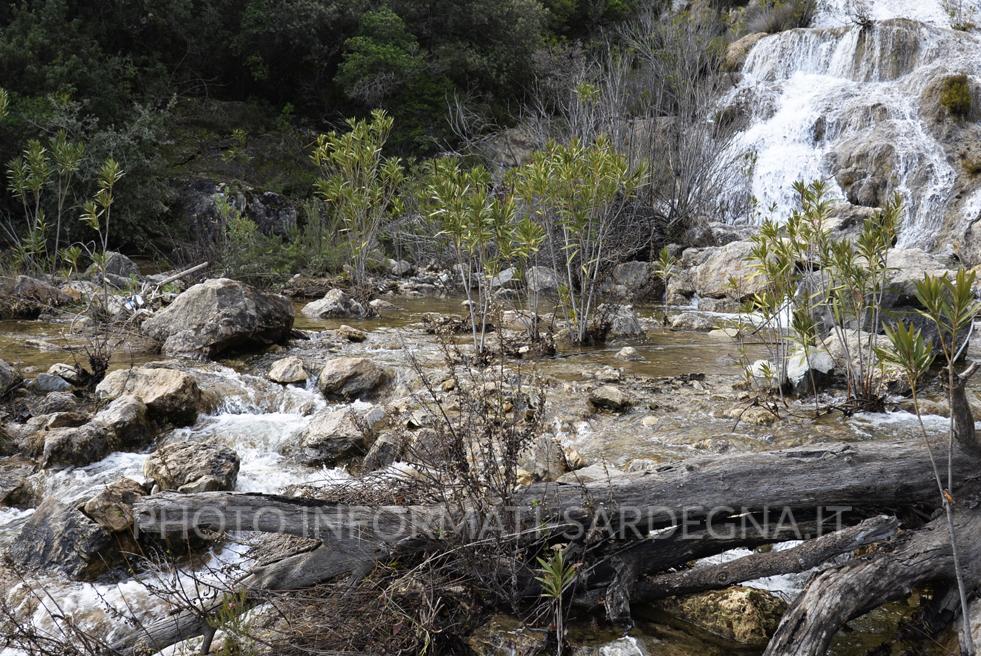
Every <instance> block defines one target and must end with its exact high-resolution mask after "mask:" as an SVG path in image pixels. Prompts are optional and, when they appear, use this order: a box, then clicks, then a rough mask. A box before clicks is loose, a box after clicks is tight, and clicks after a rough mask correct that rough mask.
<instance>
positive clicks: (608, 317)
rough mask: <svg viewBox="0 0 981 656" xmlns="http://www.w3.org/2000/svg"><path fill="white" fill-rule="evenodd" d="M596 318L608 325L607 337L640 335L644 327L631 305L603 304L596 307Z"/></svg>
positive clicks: (642, 333)
mask: <svg viewBox="0 0 981 656" xmlns="http://www.w3.org/2000/svg"><path fill="white" fill-rule="evenodd" d="M596 314H597V318H598V320H599V321H600V322H602V324H603V325H604V326H607V327H608V331H607V333H606V334H607V336H608V337H640V336H642V335H644V328H643V327H642V326H641V325H640V318H639V317H638V316H637V313H636V312H634V308H633V306H631V305H608V304H603V305H600V306H599V307H598V308H596Z"/></svg>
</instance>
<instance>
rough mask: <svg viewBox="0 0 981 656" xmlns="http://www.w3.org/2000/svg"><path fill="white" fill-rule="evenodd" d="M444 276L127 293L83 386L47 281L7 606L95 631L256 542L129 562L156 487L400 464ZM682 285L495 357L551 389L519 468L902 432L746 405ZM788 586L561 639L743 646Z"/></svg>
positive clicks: (721, 334) (533, 472) (22, 377)
mask: <svg viewBox="0 0 981 656" xmlns="http://www.w3.org/2000/svg"><path fill="white" fill-rule="evenodd" d="M707 262H708V261H706V260H703V261H702V264H696V265H694V267H692V268H691V269H690V271H691V273H690V274H687V275H688V278H687V280H689V281H693V282H691V283H684V284H691V285H692V286H693V289H695V293H696V294H697V293H698V291H697V288H698V286H699V285H702V289H701V291H705V289H704V285H703V284H702V283H700V282H699V281H700V280H702V279H705V276H700V274H699V272H698V267H705V266H708V264H707ZM441 278H442V276H441V274H432V276H431V279H432V280H433V282H429V281H428V280H429V279H427V278H425V277H423V278H419V279H415V280H416V281H415V282H410V281H407V280H405V279H401V280H399V281H398V283H397V284H396V285H393V286H392V287H394V290H393V292H394V293H391V294H389V295H387V296H381V297H380V300H379V302H377V303H375V306H376V308H377V310H378V313H377V314H376V315H375V316H372V317H371V318H365V317H364V316H363V314H365V313H363V312H361V311H359V310H357V308H354V307H353V306H351V305H350V303H351V302H353V300H352V299H349V298H347V297H345V296H344V294H343V292H338V293H334V292H331V291H329V290H328V291H326V292H323V293H324V296H323V298H321V299H320V300H316V301H314V302H313V303H312V305H313V307H311V303H310V299H303V300H297V299H294V301H292V302H290V301H287V300H286V299H285V298H284V297H282V296H278V295H271V294H265V293H261V292H256V291H254V290H250V289H247V288H245V287H244V286H242V285H240V284H239V283H236V282H234V281H229V280H221V279H219V280H210V281H207V282H205V283H203V284H199V285H196V286H193V287H191V288H190V289H188V290H187V291H185V292H183V294H181V295H180V296H176V295H173V296H171V297H169V298H167V299H164V300H163V301H160V302H158V303H157V304H156V307H151V308H149V309H148V310H141V311H143V312H146V314H147V315H148V317H147V320H146V321H144V322H143V325H144V326H145V329H143V330H142V331H141V334H136V333H135V332H131V333H122V334H121V336H120V337H119V341H118V343H116V344H114V349H115V350H114V353H113V356H114V357H113V359H112V362H111V365H110V367H109V372H108V375H107V376H106V377H105V379H103V380H102V381H101V382H99V383H98V384H97V385H95V386H94V387H88V386H86V384H85V383H84V381H83V380H80V379H78V378H77V375H78V372H77V369H76V368H75V367H74V365H75V362H76V359H79V358H80V357H81V356H80V354H81V353H82V352H83V351H80V350H79V349H80V348H81V349H84V347H85V344H86V343H87V341H88V340H91V339H92V333H91V332H90V331H91V329H90V328H79V327H78V325H77V324H78V316H77V309H78V308H77V306H73V305H72V303H71V300H70V299H68V300H65V299H61V298H60V297H57V296H53V298H56V299H57V301H58V302H56V303H52V302H50V301H51V298H49V299H48V301H49V303H48V304H47V305H45V308H44V310H43V312H41V313H39V314H38V315H36V316H39V318H35V319H17V320H7V321H4V322H2V323H0V343H2V345H3V351H2V355H3V359H4V363H3V365H2V373H3V380H2V387H3V389H2V390H0V391H2V392H4V393H5V400H4V406H3V407H4V411H3V412H4V414H3V424H2V426H3V431H4V441H3V457H2V458H0V495H2V499H0V501H2V503H3V507H2V508H0V548H2V549H3V550H4V551H5V553H6V555H7V556H8V562H7V564H6V565H5V566H4V572H3V578H4V580H5V581H7V585H6V592H5V593H4V594H5V597H6V606H7V608H8V609H10V615H11V617H12V618H16V619H18V620H19V621H21V622H23V623H24V625H25V626H28V627H33V630H36V631H39V632H41V633H42V634H43V633H47V634H49V635H53V636H57V635H59V632H60V631H61V628H59V627H60V626H61V625H62V624H63V623H64V622H66V621H69V622H71V623H72V624H74V625H76V626H78V627H81V628H82V629H83V630H85V631H87V632H91V633H93V634H97V635H99V636H101V637H105V638H107V639H109V640H111V639H112V638H113V637H114V636H116V635H119V634H122V633H124V632H126V631H128V630H130V629H131V625H132V622H133V621H134V620H137V621H146V620H150V619H153V618H158V617H161V616H163V615H164V614H166V613H167V612H168V609H169V608H171V607H172V606H173V604H174V603H176V599H175V597H178V596H181V594H192V593H193V595H196V594H200V593H201V589H205V590H206V589H207V588H208V586H210V585H214V586H219V584H220V582H223V581H227V580H230V579H231V578H233V577H234V576H235V575H236V574H235V572H237V571H239V570H240V569H241V568H243V567H246V566H247V565H248V564H250V563H252V562H255V561H256V560H261V559H262V558H263V554H262V553H261V552H256V551H254V550H253V549H252V547H254V546H255V545H254V544H253V543H254V540H253V539H252V536H250V535H248V534H232V535H228V536H225V537H223V538H222V539H220V540H217V541H215V542H213V543H212V544H210V545H204V546H203V547H200V548H199V550H198V551H197V553H196V554H195V555H194V557H192V558H184V559H183V560H182V568H181V570H180V571H177V572H175V571H173V570H170V569H168V568H166V567H164V568H160V567H157V566H155V567H149V566H148V561H147V560H144V559H143V558H142V557H141V558H138V559H136V560H134V559H133V558H132V557H131V556H129V555H128V554H130V553H132V552H138V553H143V554H148V553H150V551H151V546H152V547H160V546H161V545H159V544H153V545H150V543H147V542H139V543H133V542H132V539H133V538H132V535H131V527H132V512H131V506H132V503H133V500H134V499H136V498H139V497H142V496H145V495H152V494H157V493H159V492H161V491H165V490H175V491H178V492H201V491H208V490H238V491H243V492H267V493H285V494H291V493H293V491H295V490H297V489H298V488H299V487H303V488H305V489H306V490H307V491H308V492H309V490H310V489H314V490H316V489H327V488H330V487H332V486H336V485H338V484H340V483H343V482H349V481H351V480H353V479H356V478H357V477H359V476H362V475H364V474H366V473H368V472H370V471H374V472H375V473H376V474H378V473H379V472H381V473H383V474H385V473H386V472H387V473H388V474H389V475H395V474H397V473H398V472H399V471H401V470H400V466H401V465H400V463H399V461H398V452H397V450H395V449H388V448H383V447H384V446H385V444H386V443H385V439H386V435H389V434H391V433H392V432H393V431H395V429H396V428H398V429H403V428H405V427H408V428H409V429H410V430H413V429H417V428H424V427H425V425H426V417H425V413H424V412H423V411H422V406H421V404H420V403H419V395H420V393H421V392H422V385H421V382H420V375H425V376H426V377H427V378H428V379H429V380H430V381H432V382H433V383H434V384H435V385H437V386H438V388H439V389H440V390H442V391H443V392H445V393H447V394H448V393H449V392H450V391H451V390H452V389H453V388H454V386H455V385H456V384H457V381H454V380H452V379H451V378H450V377H449V374H448V372H449V370H448V366H447V362H446V359H445V347H446V343H447V340H449V341H450V342H452V343H454V344H457V345H459V346H461V347H463V348H465V343H466V340H465V338H464V337H459V336H451V337H449V338H447V337H445V336H444V337H438V336H437V335H434V334H433V333H434V330H433V326H434V325H438V324H445V323H446V321H449V320H448V319H447V317H451V316H452V315H457V316H459V315H460V313H461V312H462V311H463V310H464V308H463V307H462V305H461V302H462V298H461V297H460V296H458V295H454V294H453V293H452V292H450V291H448V290H446V289H441V288H439V287H438V286H437V284H434V283H438V281H439V280H440V279H441ZM39 284H40V283H39ZM308 284H312V283H309V282H308ZM52 289H54V290H55V292H58V293H64V294H66V295H67V292H64V291H62V289H61V288H59V287H54V286H52ZM685 289H686V288H684V287H682V286H676V287H675V288H674V292H675V295H676V297H677V298H675V299H674V300H675V301H683V302H685V305H681V306H677V305H676V306H672V307H670V308H669V309H668V311H669V314H670V320H669V322H668V323H669V325H672V326H673V328H671V327H665V324H664V321H663V317H662V316H661V308H659V307H657V308H656V307H654V306H646V305H644V304H642V303H640V304H637V305H632V306H624V307H623V308H621V310H619V311H618V312H620V313H621V314H622V316H623V317H624V322H625V323H624V325H625V326H627V328H626V329H624V330H622V331H621V332H620V334H614V335H613V336H612V337H611V339H610V341H608V342H607V343H606V344H605V345H604V346H602V347H597V348H571V347H562V346H561V344H560V348H559V350H558V352H557V353H556V354H555V355H554V356H549V357H526V358H515V359H513V360H512V361H510V362H509V364H508V368H509V370H510V371H511V372H512V373H515V374H517V373H519V372H520V373H521V375H523V376H525V377H527V378H528V379H534V380H535V381H538V383H537V384H539V385H540V386H541V388H542V389H543V390H544V392H545V396H546V399H547V401H546V406H545V407H546V415H547V416H546V421H545V422H544V425H545V427H546V428H545V430H543V433H542V435H541V436H540V439H539V440H538V441H536V448H534V449H532V450H530V452H529V453H527V454H524V455H523V456H522V458H523V463H522V481H523V482H525V483H529V482H532V481H535V480H555V479H563V478H565V479H568V480H572V481H576V480H578V481H585V482H588V481H596V480H604V479H612V478H616V477H617V476H619V475H621V473H622V472H643V471H655V470H656V469H657V468H658V467H659V466H661V465H662V464H663V463H667V462H671V461H675V460H678V459H680V458H684V457H687V456H691V455H693V454H698V453H706V454H735V453H743V452H748V451H761V450H766V449H772V448H777V447H786V446H797V445H805V444H810V443H816V442H828V441H840V442H849V441H855V442H859V441H869V440H876V439H885V438H889V439H895V438H897V437H903V436H910V437H912V436H913V430H914V428H915V417H914V416H913V415H911V414H909V413H908V412H905V411H904V410H902V409H901V408H898V407H896V408H893V409H892V411H890V412H888V413H886V414H857V415H853V416H850V417H845V416H843V415H842V414H840V413H830V414H826V415H824V416H822V417H821V418H819V419H816V420H815V419H814V417H813V415H812V414H811V411H810V408H809V406H807V405H806V404H805V405H802V404H801V403H800V402H797V401H792V400H791V401H788V407H787V408H785V410H784V411H783V412H781V413H780V416H779V417H778V416H776V415H774V414H773V413H771V412H769V411H767V410H766V409H764V408H762V407H760V406H757V405H753V403H752V399H753V395H752V394H751V393H750V392H749V391H747V389H746V386H745V375H744V371H745V367H746V363H747V362H752V361H754V360H756V359H758V358H760V357H764V356H765V352H764V348H763V346H762V345H761V344H758V343H754V341H753V340H752V339H749V340H743V341H741V342H739V341H736V340H734V339H733V338H732V336H731V335H732V334H733V330H734V328H733V326H734V325H737V324H739V323H740V322H743V323H744V324H746V325H751V324H752V318H751V317H740V316H739V315H733V314H720V313H717V312H706V311H700V310H696V309H695V306H696V305H697V304H698V303H697V302H693V301H692V299H690V298H685V297H684V296H683V295H682V292H684V291H685ZM318 291H323V290H322V289H320V290H318ZM441 292H442V293H441ZM433 293H436V294H437V295H433ZM49 294H54V292H49ZM697 300H698V299H697V297H696V299H695V301H697ZM718 301H719V302H722V301H724V299H718ZM707 305H708V306H712V305H713V304H712V303H706V302H704V301H703V302H702V303H701V306H702V307H705V306H707ZM716 305H718V303H716ZM618 316H620V315H618ZM505 323H506V322H505ZM502 333H503V334H505V335H506V334H508V331H507V327H506V326H504V325H502V326H501V327H500V329H499V330H498V331H497V334H502ZM148 338H150V339H148ZM157 349H160V350H161V351H162V352H160V351H158V350H157ZM974 396H975V395H974V394H973V393H972V398H973V397H974ZM825 400H826V401H828V402H830V401H833V393H832V392H828V398H827V399H825ZM897 406H898V404H897ZM931 408H932V409H933V410H935V411H936V412H937V413H938V414H936V415H933V414H931V415H929V416H927V417H926V425H927V427H928V429H929V430H930V431H931V432H933V433H935V434H937V435H942V434H944V432H945V431H946V425H947V424H946V420H945V419H944V418H943V417H942V416H940V414H942V413H943V412H944V408H943V407H942V404H940V403H936V404H935V405H934V406H931ZM353 418H356V419H353ZM366 428H367V430H366ZM761 475H763V476H765V475H766V472H761ZM164 546H166V545H164ZM778 548H779V547H778ZM738 555H740V554H739V553H732V554H727V555H725V556H723V558H731V557H736V556H738ZM150 560H152V558H150ZM803 580H804V575H799V576H798V575H795V576H791V577H777V578H775V579H765V580H759V581H755V582H750V583H748V584H747V587H743V588H731V589H729V590H726V591H724V592H721V593H717V594H715V595H714V596H711V595H710V596H708V597H706V596H704V595H703V596H701V597H700V598H697V599H691V600H689V601H686V602H685V603H676V604H662V605H659V606H652V607H651V608H650V609H649V612H647V611H645V612H644V613H643V614H642V617H643V620H642V621H640V622H639V623H638V625H637V626H635V627H634V628H633V629H631V630H630V631H629V632H628V633H627V634H626V635H624V634H623V633H622V631H621V632H620V633H616V632H615V631H614V632H613V633H611V629H609V628H601V627H599V626H595V625H592V624H590V623H589V622H586V623H585V624H581V625H577V626H576V627H574V630H573V632H572V634H573V636H574V640H575V642H576V643H577V644H579V647H578V648H577V649H578V651H577V652H576V653H581V654H647V653H659V654H661V653H664V654H723V653H733V650H743V651H746V652H747V653H753V652H754V651H758V650H759V649H760V648H761V645H763V644H765V641H766V636H767V635H768V633H769V632H771V631H772V630H773V628H775V622H776V619H777V618H778V617H779V614H780V613H781V612H782V610H783V608H785V604H786V602H787V601H788V600H790V599H792V598H793V596H794V595H795V594H797V592H799V590H800V589H801V584H802V581H803ZM161 590H167V591H168V592H167V593H166V594H165V593H161ZM178 593H180V594H178ZM168 597H174V598H170V599H168ZM890 612H894V613H898V614H900V615H901V614H903V613H906V612H908V609H904V608H902V607H896V608H893V609H892V611H890ZM877 613H879V614H880V615H879V616H878V619H876V616H870V618H866V619H865V620H863V622H862V623H860V624H858V625H856V627H855V628H856V630H855V631H854V632H851V633H849V634H847V635H843V636H842V637H841V638H840V640H839V642H838V644H837V646H836V651H835V653H837V654H853V653H854V654H859V653H866V650H867V649H870V648H872V647H874V646H875V645H876V644H878V642H882V641H888V640H891V639H892V638H893V636H892V635H890V634H889V633H888V630H886V629H885V628H883V627H886V626H888V625H889V622H890V620H889V617H888V616H887V615H888V613H886V611H885V610H884V609H883V610H880V611H877ZM66 618H67V619H66ZM495 621H497V622H498V624H494V622H491V623H489V624H488V625H487V626H486V627H485V628H484V629H481V630H480V632H478V633H477V634H475V635H474V637H473V639H472V640H471V648H472V649H474V650H475V651H476V652H477V653H482V654H492V653H495V654H496V653H502V652H501V649H506V648H509V649H512V650H513V651H511V652H510V653H531V652H526V651H522V650H523V649H525V648H526V647H522V646H521V645H526V646H527V645H529V644H530V645H532V646H534V645H535V644H538V642H536V641H539V640H540V639H541V636H540V635H539V634H536V632H534V631H527V630H518V629H515V628H514V627H511V628H507V627H508V622H509V621H510V620H509V619H508V618H503V619H500V620H495ZM502 627H503V628H502ZM508 641H515V644H514V645H512V646H511V647H507V645H509V644H511V643H509V642H508ZM877 641H878V642H877ZM17 653H19V652H18V651H16V650H15V649H14V647H13V646H12V645H10V646H7V647H5V648H3V649H0V654H3V655H4V656H12V655H13V654H17ZM174 653H177V652H174Z"/></svg>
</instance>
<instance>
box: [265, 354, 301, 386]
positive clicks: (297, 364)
mask: <svg viewBox="0 0 981 656" xmlns="http://www.w3.org/2000/svg"><path fill="white" fill-rule="evenodd" d="M269 380H271V381H273V382H274V383H280V384H282V385H293V384H298V383H305V382H306V381H307V372H306V369H304V368H303V360H301V359H300V358H298V357H296V356H292V355H291V356H289V357H286V358H282V359H280V360H276V361H275V362H274V363H273V365H272V366H271V367H269Z"/></svg>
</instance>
